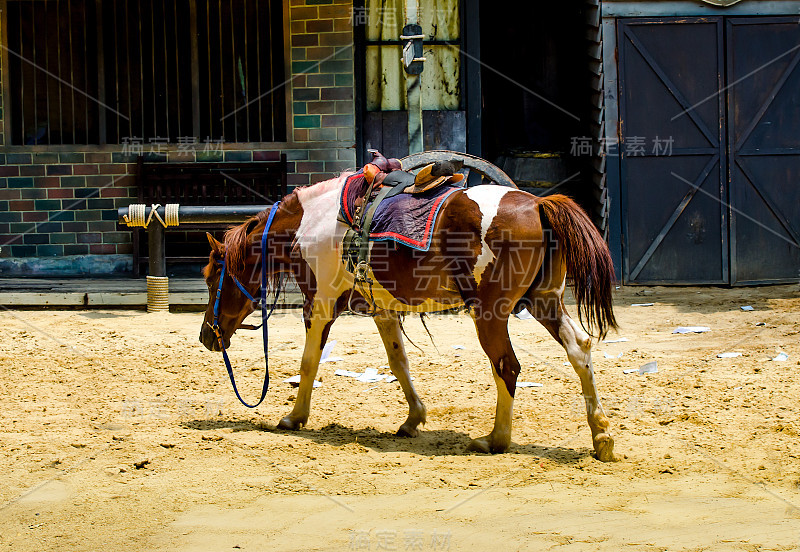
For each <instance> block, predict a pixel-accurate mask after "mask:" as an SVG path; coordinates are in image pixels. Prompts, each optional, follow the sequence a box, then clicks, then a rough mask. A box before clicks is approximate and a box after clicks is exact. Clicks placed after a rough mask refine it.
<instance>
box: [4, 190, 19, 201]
mask: <svg viewBox="0 0 800 552" xmlns="http://www.w3.org/2000/svg"><path fill="white" fill-rule="evenodd" d="M19 198H20V190H19V188H0V200H4V199H19Z"/></svg>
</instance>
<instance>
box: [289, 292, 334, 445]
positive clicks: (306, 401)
mask: <svg viewBox="0 0 800 552" xmlns="http://www.w3.org/2000/svg"><path fill="white" fill-rule="evenodd" d="M333 319H334V316H333V315H332V314H329V313H328V312H327V309H325V308H324V305H322V303H321V302H317V303H315V304H314V306H313V307H312V309H311V312H310V313H309V314H308V315H307V316H306V320H305V323H306V344H305V348H304V349H303V360H302V361H301V362H300V388H299V389H298V390H297V399H296V400H295V402H294V408H292V411H291V412H290V413H289V414H288V415H287V416H285V417H284V418H283V419H282V420H281V421H280V422H279V423H278V427H279V428H280V429H292V430H294V429H300V427H301V426H304V425H306V423H307V422H308V413H309V411H310V409H311V391H313V390H314V379H315V378H316V377H317V370H318V369H319V359H320V357H321V356H322V348H323V347H324V346H325V342H326V341H327V340H328V333H329V331H330V328H331V324H332V323H333Z"/></svg>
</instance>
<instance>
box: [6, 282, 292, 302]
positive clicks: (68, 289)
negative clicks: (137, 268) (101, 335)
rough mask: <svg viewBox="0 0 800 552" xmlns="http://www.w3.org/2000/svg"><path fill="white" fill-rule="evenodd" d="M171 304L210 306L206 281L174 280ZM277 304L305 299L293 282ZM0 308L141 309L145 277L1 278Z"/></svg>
mask: <svg viewBox="0 0 800 552" xmlns="http://www.w3.org/2000/svg"><path fill="white" fill-rule="evenodd" d="M169 304H170V305H174V306H176V307H205V306H206V305H207V304H208V289H207V288H206V285H205V282H204V281H203V280H202V279H200V278H171V279H170V281H169ZM278 304H279V305H283V306H292V307H301V306H302V305H303V296H302V294H301V293H300V290H299V288H298V287H297V284H295V283H294V282H291V283H290V285H289V286H288V287H287V289H286V291H284V292H283V293H282V294H281V298H280V299H279V301H278ZM0 305H2V306H5V307H94V308H139V307H145V306H146V305H147V281H146V280H145V279H144V278H142V279H136V280H134V279H131V278H113V279H112V278H102V279H101V278H93V279H84V278H76V279H61V280H49V279H38V278H3V279H0Z"/></svg>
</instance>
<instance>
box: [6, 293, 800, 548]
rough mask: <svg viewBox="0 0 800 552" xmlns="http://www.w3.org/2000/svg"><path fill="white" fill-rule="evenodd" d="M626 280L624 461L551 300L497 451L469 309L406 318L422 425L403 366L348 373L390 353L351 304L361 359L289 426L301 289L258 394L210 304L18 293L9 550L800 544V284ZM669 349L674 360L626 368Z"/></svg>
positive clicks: (519, 327)
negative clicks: (55, 298) (607, 453)
mask: <svg viewBox="0 0 800 552" xmlns="http://www.w3.org/2000/svg"><path fill="white" fill-rule="evenodd" d="M615 302H616V313H617V316H618V319H619V321H620V324H621V328H620V331H619V334H612V335H610V336H609V339H615V338H619V337H624V338H627V339H628V341H625V342H620V343H613V344H608V343H599V344H598V345H597V346H596V347H595V352H594V366H595V370H596V377H597V382H598V387H599V390H600V394H601V396H602V398H603V402H604V405H605V409H606V412H607V414H608V415H609V417H610V419H611V422H612V431H613V434H614V436H615V439H616V452H617V454H618V455H620V456H621V458H622V460H621V461H620V462H617V463H612V464H604V463H601V462H599V461H597V460H596V459H594V458H593V457H592V450H591V435H590V432H589V429H588V427H587V424H586V420H585V413H584V407H583V401H582V399H581V396H580V388H579V384H578V380H577V376H576V375H575V373H574V372H573V370H572V369H571V367H569V366H567V365H565V364H566V361H567V359H566V355H565V354H564V352H563V350H562V349H561V348H560V346H559V345H558V344H557V343H556V342H555V341H553V340H552V339H551V338H550V337H549V335H548V334H547V333H546V331H545V330H544V328H542V327H541V326H539V324H538V323H536V322H535V321H532V320H518V319H512V320H511V322H510V332H511V335H512V341H513V343H514V345H515V349H516V351H517V355H518V357H519V359H520V362H521V364H522V366H523V370H522V374H521V377H520V379H521V380H523V381H528V382H536V383H541V384H542V387H531V388H523V389H519V390H518V391H517V400H516V403H515V414H514V431H513V444H512V447H511V450H510V451H509V452H508V453H505V454H500V455H482V454H467V453H465V452H464V449H465V447H466V445H467V443H468V442H469V440H470V438H471V437H476V436H480V435H484V434H486V433H487V432H488V431H489V430H490V428H491V425H492V420H493V415H494V404H495V390H494V383H493V381H492V377H491V373H490V371H489V367H488V361H487V360H486V357H485V356H484V355H483V353H482V352H481V350H480V347H479V345H478V342H477V338H476V336H475V332H474V328H473V325H472V322H471V321H470V319H469V318H468V317H467V316H466V315H463V314H461V315H435V316H432V317H430V319H429V321H428V325H429V327H430V328H431V331H432V333H433V335H434V336H435V346H434V345H433V344H432V343H431V341H430V339H429V338H428V337H427V335H426V334H425V331H424V329H423V328H422V325H421V323H420V321H419V319H418V317H409V318H407V320H406V323H405V326H406V330H407V332H408V335H409V337H410V338H411V339H412V340H413V341H414V342H415V343H416V344H417V345H418V346H419V348H420V349H421V350H418V349H416V348H414V347H413V346H410V345H409V346H408V351H409V358H410V361H411V365H412V374H413V376H414V377H415V385H416V386H417V388H418V390H419V393H420V396H421V398H422V400H423V401H424V402H425V404H426V405H427V408H428V423H427V425H426V426H425V427H424V428H423V431H422V432H421V435H420V436H419V437H418V438H414V439H408V438H399V437H395V436H394V431H395V430H396V429H397V428H398V427H399V425H400V424H401V423H402V422H403V421H404V420H405V415H406V412H407V407H406V405H405V401H404V399H403V396H402V393H401V392H400V389H399V386H398V384H397V383H396V382H394V383H386V382H378V383H361V382H358V381H356V380H355V379H353V378H348V377H341V376H334V375H333V372H334V370H335V369H337V368H342V369H346V370H353V371H359V372H363V371H364V370H365V369H366V368H369V367H374V368H379V370H380V371H381V372H385V373H388V369H387V368H381V367H382V366H384V365H386V364H387V362H386V356H385V353H384V352H383V349H382V345H381V341H380V339H379V337H378V335H377V332H376V331H375V327H374V324H373V323H372V321H371V320H369V319H365V318H361V317H356V316H343V317H341V318H340V319H339V320H338V321H337V322H336V324H335V325H334V326H333V330H332V332H331V339H333V340H336V341H337V344H336V346H335V348H334V350H333V355H334V356H340V357H343V360H341V361H338V362H335V363H325V364H322V366H321V368H320V377H321V380H322V387H321V388H319V389H317V390H316V391H315V392H314V397H313V401H312V411H311V418H310V420H309V424H308V426H307V427H306V428H304V429H303V430H301V431H298V432H284V431H277V430H276V429H275V426H274V424H276V423H277V422H278V420H279V419H280V418H281V417H282V416H283V415H285V414H286V413H288V411H289V410H290V409H291V404H292V401H293V400H294V398H295V395H296V390H294V389H293V388H291V387H290V385H289V384H287V383H283V380H284V379H286V378H287V377H289V376H291V375H294V374H295V373H297V370H298V368H299V361H300V356H301V351H302V346H303V337H304V331H303V325H302V322H301V320H300V318H299V313H298V312H297V311H285V312H281V313H278V314H276V315H275V316H274V318H273V319H272V320H271V322H270V332H271V333H270V336H271V339H270V371H271V378H272V386H271V389H270V391H269V393H268V395H267V398H266V400H265V401H264V403H263V404H262V405H261V406H259V407H258V408H257V409H256V410H255V411H252V410H248V409H246V408H244V407H243V406H241V405H239V404H238V403H237V402H236V399H235V397H234V395H233V392H232V390H231V388H230V384H229V382H228V380H227V375H226V373H225V369H224V366H223V364H222V360H221V357H220V355H219V354H216V353H211V352H209V351H207V350H205V348H203V347H202V345H201V344H200V343H199V342H198V339H197V336H198V333H199V329H200V324H201V321H202V314H201V313H191V312H186V313H172V314H167V315H158V314H146V313H144V312H141V311H122V310H115V311H103V310H66V311H59V310H48V311H3V312H2V313H0V316H2V319H3V322H4V323H3V330H4V331H3V340H2V343H1V344H0V371H1V372H0V398H2V402H0V404H2V408H0V461H2V469H0V549H8V550H15V551H16V550H20V551H26V550H116V551H119V550H170V551H184V550H186V551H188V550H270V551H272V550H275V551H283V550H285V551H295V550H297V551H299V550H553V549H558V550H593V551H595V550H609V551H612V550H613V551H618V550H624V551H631V552H635V551H656V550H658V551H662V550H669V551H673V550H678V551H700V550H714V551H716V550H722V551H725V550H748V551H754V550H798V549H800V440H799V439H798V432H800V423H799V422H800V420H799V419H798V411H799V410H800V407H799V406H798V400H799V399H800V340H799V339H798V336H800V314H798V313H799V312H800V290H799V289H798V287H797V286H770V287H762V288H749V289H716V288H624V289H622V290H619V291H618V292H617V293H616V298H615ZM634 303H654V305H653V306H643V307H633V306H631V304H634ZM743 305H752V306H753V308H754V310H753V311H752V312H745V311H742V310H741V309H740V307H741V306H743ZM572 310H573V311H574V308H573V309H572ZM758 323H764V325H758ZM678 326H708V327H710V328H711V331H710V332H707V333H700V334H694V333H692V334H687V335H677V334H673V333H672V331H673V329H675V328H676V327H678ZM240 333H242V334H243V335H238V334H237V335H236V336H234V339H233V346H232V349H231V356H232V358H233V362H234V365H235V366H236V371H237V374H238V376H239V386H240V389H241V391H242V392H243V394H244V395H245V397H246V398H247V399H250V400H254V399H255V398H256V397H257V394H258V391H259V390H260V387H261V380H260V378H261V377H262V375H263V367H264V366H263V361H262V360H261V357H262V353H261V352H260V348H261V338H260V333H259V332H240ZM455 345H462V346H463V347H464V348H463V349H455V348H454V346H455ZM780 351H783V352H785V353H787V354H788V357H789V358H788V360H787V361H784V362H777V361H772V360H770V359H771V358H773V357H775V356H776V355H777V354H778V353H779V352H780ZM723 352H740V353H742V355H741V356H739V357H734V358H717V354H718V353H723ZM620 353H622V356H621V357H620V358H617V355H619V354H620ZM607 356H609V357H612V358H606V357H607ZM651 361H656V362H657V365H658V372H657V373H655V374H649V375H640V374H639V373H638V372H636V373H631V374H625V373H624V370H629V369H638V368H639V367H640V366H641V365H643V364H645V363H647V362H651Z"/></svg>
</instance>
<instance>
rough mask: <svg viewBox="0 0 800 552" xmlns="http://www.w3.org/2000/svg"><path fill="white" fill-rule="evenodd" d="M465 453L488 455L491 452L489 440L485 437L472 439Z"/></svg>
mask: <svg viewBox="0 0 800 552" xmlns="http://www.w3.org/2000/svg"><path fill="white" fill-rule="evenodd" d="M467 452H482V453H483V454H489V453H490V452H491V450H490V449H489V440H488V439H487V438H486V437H481V438H479V439H473V440H472V441H470V442H469V444H468V445H467Z"/></svg>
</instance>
